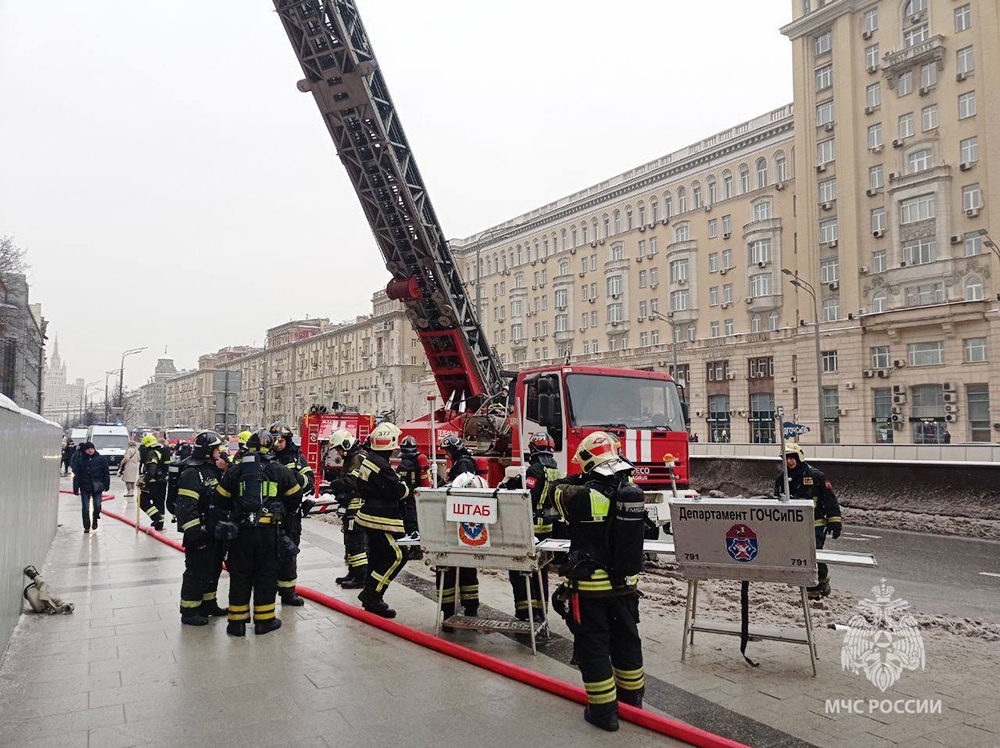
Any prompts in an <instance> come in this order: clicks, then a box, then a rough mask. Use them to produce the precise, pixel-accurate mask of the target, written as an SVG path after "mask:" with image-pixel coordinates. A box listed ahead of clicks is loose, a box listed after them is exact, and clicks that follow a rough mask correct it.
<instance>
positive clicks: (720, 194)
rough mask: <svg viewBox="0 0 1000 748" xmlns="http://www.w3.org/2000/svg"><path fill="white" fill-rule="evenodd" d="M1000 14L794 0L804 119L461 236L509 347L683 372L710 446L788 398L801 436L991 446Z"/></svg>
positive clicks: (730, 138) (768, 416) (779, 118)
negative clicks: (992, 145)
mask: <svg viewBox="0 0 1000 748" xmlns="http://www.w3.org/2000/svg"><path fill="white" fill-rule="evenodd" d="M931 6H933V7H931ZM997 30H998V19H997V5H996V3H995V2H993V3H990V2H980V1H979V0H972V1H970V2H931V0H909V1H906V2H902V3H900V2H895V0H894V1H893V2H889V0H885V2H881V1H872V0H869V1H868V2H861V1H860V0H832V1H828V2H819V0H796V2H795V3H794V10H793V20H792V21H791V23H789V24H788V25H787V26H786V27H784V28H783V29H782V30H781V32H782V33H784V34H785V35H786V36H787V37H788V38H789V39H790V40H791V42H792V46H793V65H794V102H795V104H794V107H795V116H794V118H793V113H792V106H787V107H782V108H780V109H777V110H774V111H772V112H768V113H766V114H764V115H762V116H760V117H757V118H755V119H753V120H751V121H749V122H745V123H742V124H740V125H737V126H736V127H733V128H731V129H729V130H726V131H724V132H721V133H718V134H716V135H714V136H712V137H710V138H707V139H705V140H702V141H700V142H698V143H695V144H692V145H690V146H688V147H687V148H684V149H681V150H679V151H676V152H674V153H671V154H669V155H667V156H664V157H663V158H661V159H658V160H656V161H653V162H650V163H647V164H643V165H641V166H639V167H637V168H635V169H631V170H629V171H627V172H625V173H623V174H620V175H618V176H615V177H613V178H611V179H608V180H605V181H604V182H601V183H600V184H597V185H593V186H592V187H589V188H587V189H585V190H581V191H580V192H577V193H575V194H573V195H570V196H568V197H565V198H562V199H560V200H557V201H555V202H553V203H550V204H548V205H545V206H542V207H540V208H538V209H536V210H534V211H531V212H530V213H527V214H524V215H521V216H517V217H515V218H512V219H511V220H509V221H506V222H504V223H501V224H499V225H497V226H493V227H490V228H488V229H486V230H485V231H482V232H480V233H478V234H476V235H474V236H472V237H468V238H466V239H461V240H456V241H453V242H452V249H453V251H454V253H455V255H456V258H457V259H458V261H459V265H460V268H461V270H462V272H463V275H464V278H465V280H466V282H467V285H468V287H469V289H470V295H473V296H475V295H476V282H477V280H478V283H479V289H478V290H479V295H478V298H479V303H480V308H481V318H482V321H483V324H484V326H485V327H486V329H487V332H488V335H489V336H490V338H491V339H492V341H493V344H494V346H495V348H496V350H497V352H498V354H499V355H500V356H501V358H502V359H503V360H504V361H505V362H507V363H508V364H509V365H511V366H512V367H521V366H526V365H535V364H538V363H544V362H552V361H559V360H568V361H570V362H576V363H594V364H601V365H613V366H627V367H630V368H640V369H656V370H665V371H675V370H676V373H677V376H678V379H679V380H680V381H681V382H682V383H683V384H684V385H685V389H686V395H687V397H688V399H689V401H690V406H691V416H692V425H691V429H692V431H693V432H697V433H699V436H700V438H702V439H708V440H712V441H741V442H757V443H759V442H771V441H774V440H775V438H776V427H775V416H776V411H777V410H778V409H779V408H780V409H782V410H783V411H784V416H783V418H784V420H796V421H798V422H799V423H802V424H805V425H808V426H809V427H810V428H811V433H810V434H808V435H807V436H805V437H803V440H804V441H816V440H819V439H822V440H824V441H827V442H844V443H847V442H881V443H885V442H900V443H911V442H916V443H939V442H946V441H956V442H959V441H990V440H991V439H992V438H993V437H994V434H996V433H997V431H996V430H995V429H994V428H993V425H992V419H991V415H990V414H991V408H990V403H991V402H994V403H995V402H996V401H997V398H998V397H1000V392H998V391H997V390H996V389H995V388H996V387H997V386H1000V385H998V384H997V383H995V380H996V377H991V376H990V366H989V364H988V351H989V348H990V347H991V345H997V344H1000V340H998V339H996V333H995V328H996V325H995V321H996V318H997V315H996V312H995V311H994V310H993V303H995V302H993V303H991V302H990V301H988V300H989V299H992V298H995V293H996V289H994V288H993V286H992V285H991V280H990V278H991V275H992V273H991V271H994V272H995V271H996V268H995V267H994V253H995V252H996V249H995V248H992V246H991V242H989V241H988V238H987V236H986V235H985V230H986V229H987V228H988V223H987V220H988V217H989V214H990V207H991V206H990V201H991V199H992V198H991V197H990V192H989V189H988V187H989V185H988V178H987V177H988V169H987V161H988V156H989V149H988V143H987V136H988V131H987V129H986V128H985V127H984V123H985V122H986V121H987V117H988V113H989V112H995V111H997V101H996V98H997V96H1000V93H998V92H997V91H996V90H995V87H993V88H992V89H989V90H987V89H986V87H985V86H983V85H979V86H978V87H977V85H976V82H977V81H979V82H980V83H983V82H985V80H986V79H992V78H991V76H994V75H995V74H996V72H997V71H996V69H995V68H996V65H997V57H996V54H997V53H996V52H994V51H993V50H985V49H982V47H983V44H982V41H981V40H982V39H983V38H984V35H985V38H989V36H990V34H992V35H996V32H997ZM776 33H777V32H776ZM989 70H993V71H994V72H993V73H990V72H989ZM977 88H978V89H979V90H977ZM817 319H818V325H819V331H820V344H819V351H818V352H817V349H816V342H815V336H814V333H815V329H816V328H815V327H814V322H815V321H816V320H817ZM675 367H676V369H675ZM820 380H822V381H820ZM998 420H1000V419H998Z"/></svg>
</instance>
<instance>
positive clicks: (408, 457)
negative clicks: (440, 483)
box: [397, 435, 431, 540]
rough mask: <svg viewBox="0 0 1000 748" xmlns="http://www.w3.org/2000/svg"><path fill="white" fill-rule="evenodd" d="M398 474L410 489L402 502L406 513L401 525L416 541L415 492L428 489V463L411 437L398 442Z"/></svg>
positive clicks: (418, 536) (417, 534) (429, 483)
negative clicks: (419, 489)
mask: <svg viewBox="0 0 1000 748" xmlns="http://www.w3.org/2000/svg"><path fill="white" fill-rule="evenodd" d="M397 472H398V473H399V477H400V479H401V480H402V481H403V482H404V483H405V484H406V487H407V488H409V489H410V493H409V495H408V496H407V497H406V501H405V502H404V508H405V509H406V511H405V512H404V513H403V525H404V529H405V530H406V534H407V536H408V537H410V538H412V539H414V540H418V539H419V538H420V533H419V532H418V529H417V500H416V497H415V492H416V490H417V489H418V488H430V485H431V479H430V462H429V461H428V459H427V457H426V456H424V454H423V453H422V452H421V451H420V450H419V449H418V448H417V440H416V439H415V438H413V437H412V436H409V435H407V436H404V437H403V438H402V439H400V440H399V469H398V470H397Z"/></svg>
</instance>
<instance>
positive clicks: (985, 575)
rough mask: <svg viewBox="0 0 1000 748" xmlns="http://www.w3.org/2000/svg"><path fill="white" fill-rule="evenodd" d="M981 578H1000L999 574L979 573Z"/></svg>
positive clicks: (990, 572)
mask: <svg viewBox="0 0 1000 748" xmlns="http://www.w3.org/2000/svg"><path fill="white" fill-rule="evenodd" d="M979 576H981V577H1000V574H994V573H993V572H992V571H981V572H979Z"/></svg>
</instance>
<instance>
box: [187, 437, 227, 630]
mask: <svg viewBox="0 0 1000 748" xmlns="http://www.w3.org/2000/svg"><path fill="white" fill-rule="evenodd" d="M221 447H222V439H221V437H220V436H219V435H218V434H217V433H215V432H214V431H202V432H201V433H200V434H198V436H196V437H195V439H194V450H193V452H192V454H191V456H190V457H188V458H187V459H186V460H183V461H182V462H181V463H180V476H179V478H178V483H177V489H176V492H177V497H176V506H177V529H178V530H180V531H181V532H182V533H184V577H183V580H182V581H181V623H183V624H186V625H188V626H204V625H205V624H207V623H208V621H209V617H210V616H224V615H226V614H227V613H228V612H229V611H228V610H226V609H225V608H220V607H219V604H218V602H217V601H216V599H215V594H216V589H217V588H218V586H219V574H221V573H222V560H223V558H225V555H226V541H225V540H222V539H220V538H219V537H218V536H217V534H216V530H217V528H218V520H219V512H218V510H217V508H216V501H217V499H218V498H219V495H218V492H217V491H216V486H218V484H219V479H220V478H221V477H222V474H223V472H224V471H225V470H226V468H227V467H228V463H227V462H226V461H225V459H223V457H222V455H221V454H220V448H221Z"/></svg>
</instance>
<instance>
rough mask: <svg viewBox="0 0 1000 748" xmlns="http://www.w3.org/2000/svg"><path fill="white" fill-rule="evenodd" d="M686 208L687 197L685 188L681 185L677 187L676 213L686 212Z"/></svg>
mask: <svg viewBox="0 0 1000 748" xmlns="http://www.w3.org/2000/svg"><path fill="white" fill-rule="evenodd" d="M687 209H688V199H687V190H686V189H684V188H683V187H678V188H677V213H678V214H681V213H687Z"/></svg>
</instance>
